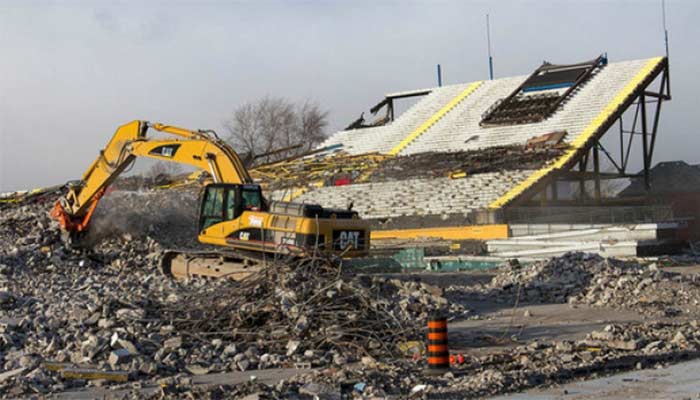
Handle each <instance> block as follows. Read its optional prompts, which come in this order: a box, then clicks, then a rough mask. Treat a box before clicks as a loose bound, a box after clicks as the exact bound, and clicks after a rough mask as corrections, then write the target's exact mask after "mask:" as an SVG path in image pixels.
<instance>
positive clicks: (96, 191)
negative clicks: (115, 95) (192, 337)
mask: <svg viewBox="0 0 700 400" xmlns="http://www.w3.org/2000/svg"><path fill="white" fill-rule="evenodd" d="M149 129H153V130H156V131H160V132H164V133H168V134H171V135H174V136H178V137H179V139H166V140H162V139H151V138H148V137H147V136H146V133H147V132H148V130H149ZM136 157H149V158H154V159H158V160H165V161H173V162H179V163H184V164H189V165H192V166H194V167H197V168H200V169H203V170H206V171H207V172H208V173H209V174H210V175H211V177H212V179H213V181H214V183H212V184H209V185H207V186H205V187H204V189H203V192H202V197H201V207H200V214H199V237H198V239H199V241H200V242H202V243H206V244H211V245H216V246H220V247H221V251H216V252H198V253H187V252H181V251H168V252H166V253H165V255H164V256H163V258H162V260H161V268H162V269H163V271H164V272H166V273H168V274H170V275H173V276H176V277H189V276H214V277H224V276H225V277H232V278H242V277H244V276H247V275H248V274H249V273H250V272H252V270H254V269H258V268H260V267H261V266H262V263H261V260H263V259H264V258H265V257H270V256H274V255H280V254H284V255H304V254H309V253H311V252H315V251H321V252H323V253H325V254H329V253H333V254H337V255H342V256H344V257H355V256H362V255H365V254H367V253H368V250H369V238H370V233H369V223H368V222H367V221H363V220H361V219H360V218H359V216H358V214H357V212H354V211H351V210H346V209H327V208H323V207H321V206H319V205H314V204H299V203H287V202H274V201H273V202H268V201H267V200H266V199H265V198H264V197H263V194H262V191H261V189H260V186H259V185H257V184H255V183H254V182H253V180H252V178H251V177H250V175H249V174H248V171H247V170H246V168H245V167H244V166H243V163H242V162H241V160H240V158H239V157H238V154H236V152H235V151H234V150H233V149H232V148H231V147H230V146H229V145H228V144H227V143H226V142H224V141H223V140H221V139H219V138H218V137H217V136H216V133H215V132H214V131H201V130H199V131H191V130H187V129H182V128H177V127H174V126H168V125H162V124H158V123H149V122H146V121H133V122H130V123H128V124H126V125H123V126H121V127H119V129H117V132H116V133H115V134H114V137H112V140H111V141H110V142H109V143H108V144H107V147H105V149H104V150H102V151H101V152H100V155H99V156H98V157H97V159H96V160H95V161H94V162H93V163H92V165H91V166H90V168H88V169H87V171H86V172H85V173H84V174H83V178H82V180H81V181H78V182H71V183H69V185H68V187H69V189H68V193H67V194H66V195H65V196H64V197H62V198H61V199H60V200H59V201H58V202H56V204H55V206H54V209H53V211H52V212H51V215H52V216H53V217H54V218H56V219H57V220H58V221H59V223H60V224H61V226H62V227H63V228H64V229H65V230H66V231H68V232H71V233H77V232H82V231H84V230H86V229H87V226H88V223H89V221H90V218H91V216H92V214H93V212H94V210H95V207H96V206H97V203H98V202H99V200H100V198H101V197H102V195H103V194H104V192H105V190H106V189H107V187H108V186H109V185H110V184H111V183H112V182H113V181H114V179H116V178H117V176H119V174H120V173H121V172H123V171H124V170H125V169H126V168H127V167H128V166H130V165H131V163H132V162H133V161H134V159H135V158H136Z"/></svg>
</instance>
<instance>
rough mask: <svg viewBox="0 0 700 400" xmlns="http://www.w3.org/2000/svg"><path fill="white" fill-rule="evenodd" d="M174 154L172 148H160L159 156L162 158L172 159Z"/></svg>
mask: <svg viewBox="0 0 700 400" xmlns="http://www.w3.org/2000/svg"><path fill="white" fill-rule="evenodd" d="M174 153H175V152H174V151H173V148H172V147H161V149H160V155H161V156H163V157H172V156H173V154H174Z"/></svg>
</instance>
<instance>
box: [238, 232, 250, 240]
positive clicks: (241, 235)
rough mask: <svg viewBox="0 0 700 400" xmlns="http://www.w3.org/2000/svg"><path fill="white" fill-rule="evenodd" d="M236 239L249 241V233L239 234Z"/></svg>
mask: <svg viewBox="0 0 700 400" xmlns="http://www.w3.org/2000/svg"><path fill="white" fill-rule="evenodd" d="M238 237H239V238H240V239H241V240H250V232H241V233H240V234H239V235H238Z"/></svg>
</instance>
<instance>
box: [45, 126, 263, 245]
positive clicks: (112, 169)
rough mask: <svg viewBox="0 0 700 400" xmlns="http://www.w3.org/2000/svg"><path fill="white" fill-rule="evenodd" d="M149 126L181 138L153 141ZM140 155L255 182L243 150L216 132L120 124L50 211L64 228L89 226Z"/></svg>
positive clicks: (235, 180)
mask: <svg viewBox="0 0 700 400" xmlns="http://www.w3.org/2000/svg"><path fill="white" fill-rule="evenodd" d="M149 129H153V130H155V131H159V132H163V133H167V134H170V135H173V136H177V137H179V138H178V139H151V138H148V137H147V132H148V130H149ZM137 157H148V158H154V159H158V160H162V161H171V162H178V163H183V164H188V165H191V166H194V167H196V168H200V169H204V170H206V171H208V172H209V173H210V174H211V175H212V178H213V179H214V181H215V182H223V183H242V184H248V183H253V179H252V178H251V177H250V175H249V174H248V170H247V169H246V168H245V166H244V165H243V162H242V161H241V159H240V157H239V156H238V154H237V153H236V152H235V151H234V150H233V148H231V146H229V145H228V144H227V143H226V142H225V141H223V140H221V139H219V137H218V136H217V135H216V132H214V131H212V130H197V131H194V130H189V129H184V128H180V127H176V126H172V125H165V124H161V123H151V122H148V121H139V120H136V121H132V122H129V123H128V124H125V125H122V126H120V127H119V128H118V129H117V131H116V132H115V133H114V135H113V136H112V138H111V139H110V141H109V143H108V144H107V146H106V147H105V148H104V149H102V150H101V151H100V154H99V155H98V156H97V158H96V159H95V161H93V163H92V164H91V165H90V167H88V169H87V170H86V171H85V173H84V174H83V177H82V180H81V181H80V184H78V185H70V186H69V188H68V193H67V194H66V195H65V196H64V197H62V198H61V199H59V201H57V202H56V204H55V205H54V208H53V210H52V211H51V216H52V217H54V218H56V219H57V220H58V221H59V223H60V224H61V226H62V227H63V228H64V229H66V230H68V231H74V232H80V231H83V230H85V229H86V228H87V225H88V223H89V221H90V218H91V216H92V214H93V212H94V210H95V207H96V206H97V203H98V202H99V200H100V199H101V198H102V196H103V195H104V193H105V191H106V190H107V187H109V185H110V184H111V183H112V182H113V181H114V180H115V179H116V178H117V177H118V176H119V175H120V174H121V173H122V172H124V170H126V169H127V168H128V167H129V166H130V165H131V163H132V162H133V161H134V160H135V159H136V158H137Z"/></svg>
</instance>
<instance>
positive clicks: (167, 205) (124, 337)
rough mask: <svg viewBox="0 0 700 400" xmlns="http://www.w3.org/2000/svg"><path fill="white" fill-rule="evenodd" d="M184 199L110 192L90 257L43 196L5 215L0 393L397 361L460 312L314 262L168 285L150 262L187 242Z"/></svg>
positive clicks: (389, 283)
mask: <svg viewBox="0 0 700 400" xmlns="http://www.w3.org/2000/svg"><path fill="white" fill-rule="evenodd" d="M193 201H195V200H194V197H193V194H191V193H188V192H179V194H176V193H172V192H171V193H167V194H164V195H161V196H158V195H155V194H153V193H150V192H148V193H141V194H136V193H120V192H114V193H112V194H109V195H108V196H106V197H105V198H104V199H103V203H102V204H101V206H104V205H105V204H108V205H109V207H104V210H102V209H100V208H98V212H99V213H101V214H99V218H98V217H96V220H95V221H93V222H95V223H96V224H95V225H93V226H94V227H97V229H95V231H93V232H91V234H90V235H88V239H90V240H91V241H92V243H91V246H90V247H89V248H72V247H68V246H66V245H65V244H64V242H63V241H62V240H61V231H60V229H59V227H58V226H57V224H56V223H55V222H54V221H52V220H51V219H50V218H49V216H48V210H49V209H50V208H51V205H52V203H53V199H45V201H41V202H34V203H27V204H24V205H22V206H17V207H11V208H8V209H7V210H4V211H3V213H2V215H1V216H0V237H2V238H3V239H6V240H4V241H2V242H1V243H0V348H1V350H2V352H1V353H0V363H2V370H3V371H9V372H13V371H14V373H13V374H9V375H4V376H3V379H2V380H0V395H5V396H10V397H12V396H21V395H24V394H30V393H48V392H56V391H62V390H66V389H70V388H73V387H76V386H77V387H80V386H84V385H86V384H87V383H88V382H92V381H90V380H86V379H84V378H85V377H86V376H87V375H85V371H86V370H87V371H92V372H90V373H91V374H92V376H98V377H101V379H107V380H108V381H111V380H114V381H116V382H112V383H110V384H112V385H114V384H117V385H119V384H121V383H119V381H122V380H128V381H130V382H133V381H140V382H149V381H150V382H154V381H157V380H159V379H162V378H164V377H172V376H177V375H179V374H187V375H198V374H205V373H209V372H225V371H238V370H248V369H259V368H269V367H275V366H292V367H293V366H296V365H298V364H306V365H309V366H324V365H336V366H342V365H345V364H348V363H351V362H355V361H362V360H365V361H367V360H374V359H378V358H381V357H383V356H386V355H389V354H392V355H395V354H397V352H398V351H397V347H396V344H397V343H398V342H400V341H403V340H406V339H420V338H422V333H421V331H420V329H422V328H423V327H424V325H425V318H426V317H427V315H428V313H430V312H432V311H434V310H437V309H444V310H445V311H446V312H450V313H452V315H456V316H459V315H461V314H463V313H464V312H465V310H464V309H463V308H462V307H460V306H459V305H453V306H448V304H447V301H446V300H445V299H444V298H443V297H442V296H441V295H440V293H439V290H437V289H435V288H432V287H430V286H428V285H425V284H421V283H417V282H401V281H399V280H391V279H387V278H381V277H376V276H367V275H356V274H352V273H349V271H345V270H344V269H343V268H341V267H339V266H336V265H335V264H334V263H332V262H330V260H326V259H319V258H317V259H309V260H302V261H299V262H298V263H297V264H289V263H280V264H279V265H274V266H272V267H271V268H270V269H268V270H266V271H265V272H261V273H260V274H259V275H253V276H251V277H250V279H248V280H246V281H243V282H232V281H227V280H218V281H204V280H194V281H184V282H183V281H175V280H172V279H169V278H166V277H164V276H163V275H162V274H161V273H160V271H159V270H158V269H157V264H158V259H159V256H160V254H161V252H162V251H163V250H164V249H165V248H168V247H170V246H181V245H183V244H184V245H187V244H188V241H190V240H192V238H187V239H185V237H186V236H187V234H188V231H187V229H181V228H185V227H184V226H183V227H180V226H177V225H174V224H178V223H177V222H175V221H177V220H179V219H180V218H181V217H183V218H185V219H187V218H192V216H187V215H184V216H183V215H180V212H181V209H186V208H187V205H186V203H187V202H193ZM182 204H185V205H182ZM107 210H109V212H107ZM127 210H128V212H129V214H127V213H126V212H127ZM158 215H160V216H161V217H162V218H158V217H156V216H158ZM102 221H104V222H102ZM191 222H192V223H193V225H194V221H191ZM98 223H99V224H101V225H98ZM183 224H184V223H183ZM188 229H190V230H191V229H192V228H191V226H190V227H188ZM175 232H177V234H175ZM47 363H49V364H50V365H51V368H48V365H47ZM69 377H77V378H78V379H74V378H69ZM81 377H83V378H81Z"/></svg>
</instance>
